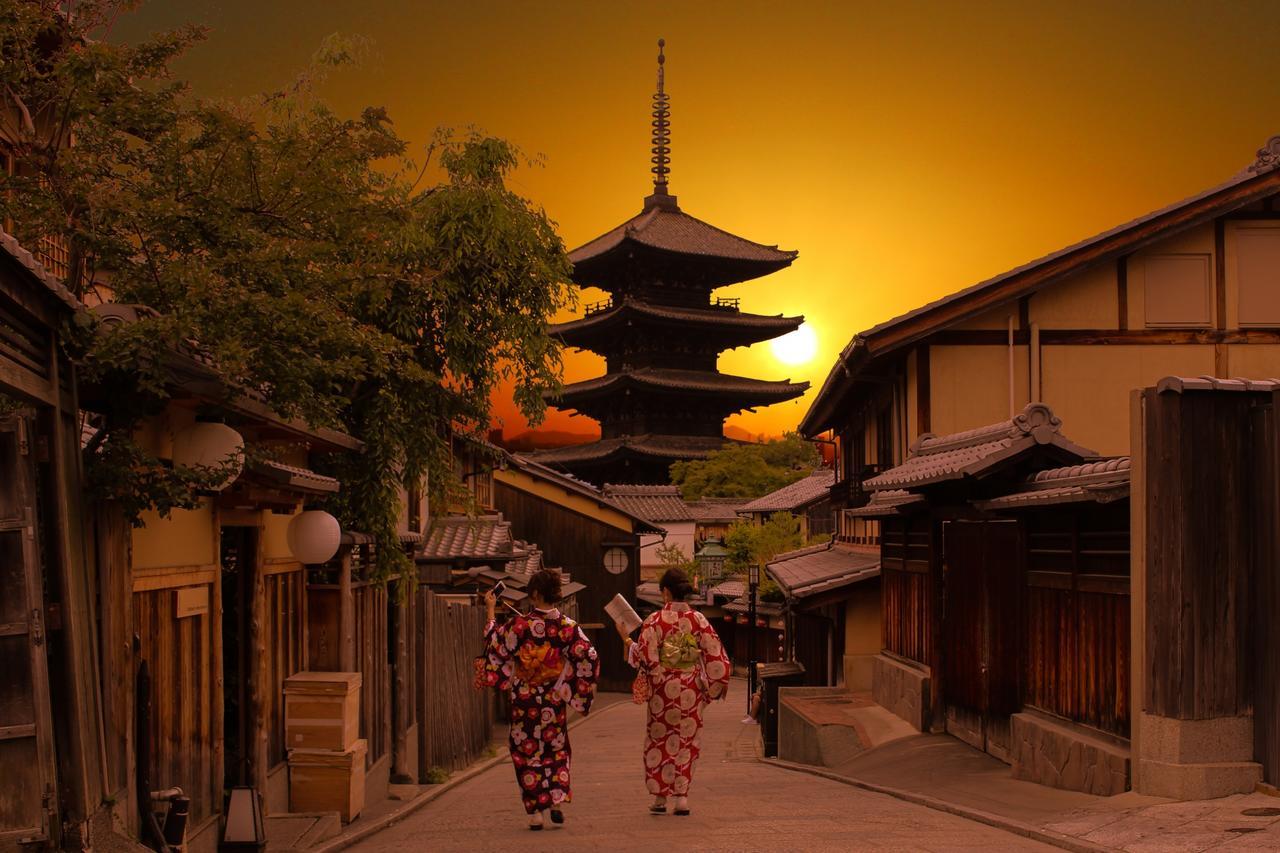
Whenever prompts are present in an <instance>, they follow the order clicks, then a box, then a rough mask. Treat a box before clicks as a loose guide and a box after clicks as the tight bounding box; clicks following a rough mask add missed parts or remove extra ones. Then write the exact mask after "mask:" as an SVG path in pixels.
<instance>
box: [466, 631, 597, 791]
mask: <svg viewBox="0 0 1280 853" xmlns="http://www.w3.org/2000/svg"><path fill="white" fill-rule="evenodd" d="M485 638H486V640H487V643H486V645H485V664H484V672H483V676H482V680H483V681H484V683H485V684H487V685H489V686H490V687H496V688H498V689H499V690H507V691H509V692H510V694H511V737H510V740H509V742H508V745H509V747H510V749H511V762H512V764H514V765H515V769H516V781H517V782H518V783H519V784H520V797H521V799H522V800H523V801H524V809H525V811H526V812H528V813H529V814H533V813H534V812H535V811H541V810H542V809H547V808H553V807H556V806H559V805H560V804H561V803H563V802H567V801H569V800H571V799H572V794H571V793H570V788H569V756H570V749H569V728H568V726H567V724H566V723H567V720H566V716H567V713H568V712H567V708H573V709H574V710H575V711H577V712H579V713H581V714H586V713H588V712H589V711H590V710H591V700H592V699H594V698H595V695H596V680H597V679H598V678H599V676H600V660H599V657H598V656H597V655H596V650H595V647H594V646H592V645H591V641H590V640H588V639H587V636H586V634H584V633H582V629H581V628H579V627H578V623H577V622H574V621H573V620H572V619H570V618H569V617H567V616H563V615H561V613H560V611H558V610H555V609H554V608H553V609H551V610H545V611H540V610H534V611H531V612H530V613H529V615H527V616H517V617H515V618H514V619H511V620H510V621H508V622H506V623H504V624H502V625H495V624H493V623H492V622H491V623H489V625H488V626H486V628H485Z"/></svg>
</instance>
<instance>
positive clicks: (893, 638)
mask: <svg viewBox="0 0 1280 853" xmlns="http://www.w3.org/2000/svg"><path fill="white" fill-rule="evenodd" d="M928 525H929V520H928V519H927V518H925V517H923V516H921V517H914V518H887V519H885V520H884V522H883V524H882V525H881V543H882V544H881V552H880V553H881V557H882V563H881V577H882V578H883V581H882V586H881V590H882V592H881V596H882V597H881V608H882V613H881V619H880V630H881V635H882V641H883V642H882V644H883V646H884V648H885V649H886V650H887V651H890V652H893V653H894V654H895V655H898V656H900V657H904V658H907V659H908V660H913V661H916V662H918V663H922V664H926V665H927V664H928V663H929V660H930V654H931V649H932V645H933V606H932V601H933V597H934V591H933V583H932V578H931V574H930V570H929V568H930V560H929V527H928Z"/></svg>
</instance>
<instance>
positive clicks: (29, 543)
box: [0, 396, 57, 849]
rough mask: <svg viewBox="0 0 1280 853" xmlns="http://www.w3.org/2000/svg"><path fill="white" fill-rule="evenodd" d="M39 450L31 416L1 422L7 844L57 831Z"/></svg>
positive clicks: (2, 761)
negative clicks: (39, 516) (38, 489)
mask: <svg viewBox="0 0 1280 853" xmlns="http://www.w3.org/2000/svg"><path fill="white" fill-rule="evenodd" d="M4 400H7V398H5V397H2V396H0V401H4ZM34 453H35V447H34V446H33V442H32V440H31V423H30V421H29V420H27V419H25V418H22V417H10V418H8V419H6V420H0V673H2V675H0V768H3V769H4V774H5V778H4V780H3V782H0V849H10V848H13V847H16V846H17V845H21V844H32V843H36V842H42V841H45V840H48V839H50V838H51V837H52V832H53V830H54V829H55V828H56V821H55V814H54V810H55V808H56V803H57V797H56V795H55V791H56V790H57V788H56V784H55V761H56V759H55V756H54V746H53V724H52V715H51V710H50V702H49V673H48V661H47V659H46V657H45V619H44V596H43V592H42V590H43V584H42V581H41V575H40V566H41V559H40V554H39V551H38V544H37V543H38V542H39V526H38V522H37V519H36V504H37V495H36V486H35V482H36V480H35V466H34V459H33V456H34Z"/></svg>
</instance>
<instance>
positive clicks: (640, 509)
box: [604, 483, 693, 523]
mask: <svg viewBox="0 0 1280 853" xmlns="http://www.w3.org/2000/svg"><path fill="white" fill-rule="evenodd" d="M604 496H605V497H606V498H608V499H609V500H611V501H613V502H614V503H615V504H617V505H618V506H623V507H626V508H627V509H628V510H630V511H631V512H632V513H634V514H635V515H638V516H640V517H641V518H643V519H646V520H648V521H652V522H654V523H660V522H663V521H692V520H693V514H692V513H691V512H689V507H688V506H687V505H686V504H685V502H684V501H683V500H682V499H681V498H680V487H679V486H638V485H631V484H626V485H618V484H611V483H606V484H605V486H604Z"/></svg>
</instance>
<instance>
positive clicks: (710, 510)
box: [685, 498, 746, 523]
mask: <svg viewBox="0 0 1280 853" xmlns="http://www.w3.org/2000/svg"><path fill="white" fill-rule="evenodd" d="M745 502H746V499H745V498H700V499H698V500H696V501H685V505H686V506H688V507H689V514H690V515H691V516H693V518H694V520H696V521H700V522H703V523H706V522H714V521H724V522H734V521H737V520H738V510H739V509H741V508H742V505H743V504H744V503H745Z"/></svg>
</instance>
